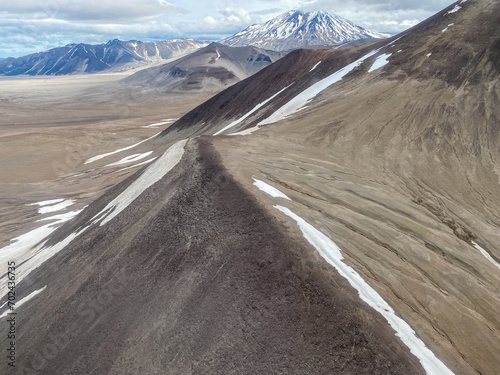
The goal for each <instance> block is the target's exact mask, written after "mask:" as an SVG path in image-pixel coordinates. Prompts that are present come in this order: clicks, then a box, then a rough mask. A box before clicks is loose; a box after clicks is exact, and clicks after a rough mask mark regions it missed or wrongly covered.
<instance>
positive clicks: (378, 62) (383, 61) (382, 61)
mask: <svg viewBox="0 0 500 375" xmlns="http://www.w3.org/2000/svg"><path fill="white" fill-rule="evenodd" d="M391 55H392V53H384V54H383V55H380V56H378V57H377V58H376V59H375V61H374V62H373V64H372V66H371V68H370V69H369V70H368V73H371V72H373V71H374V70H377V69H380V68H382V67H383V66H385V65H387V64H388V63H389V60H387V59H388V58H389V57H391Z"/></svg>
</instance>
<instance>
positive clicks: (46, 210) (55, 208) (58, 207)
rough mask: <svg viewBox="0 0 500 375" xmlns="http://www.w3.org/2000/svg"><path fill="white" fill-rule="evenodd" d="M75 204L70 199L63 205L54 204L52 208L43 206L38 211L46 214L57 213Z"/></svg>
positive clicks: (62, 203)
mask: <svg viewBox="0 0 500 375" xmlns="http://www.w3.org/2000/svg"><path fill="white" fill-rule="evenodd" d="M74 203H75V201H74V200H71V199H68V200H66V201H63V202H61V203H57V204H54V205H52V206H42V207H40V208H39V209H38V213H40V214H46V213H49V212H56V211H61V210H63V209H65V208H66V207H69V206H72V205H73V204H74Z"/></svg>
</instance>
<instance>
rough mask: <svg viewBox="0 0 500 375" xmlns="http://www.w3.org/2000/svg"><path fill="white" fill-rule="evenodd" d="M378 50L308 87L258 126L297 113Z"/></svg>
mask: <svg viewBox="0 0 500 375" xmlns="http://www.w3.org/2000/svg"><path fill="white" fill-rule="evenodd" d="M378 51H379V50H375V51H372V52H369V53H367V54H366V55H364V56H363V57H361V58H360V59H358V60H356V61H354V62H353V63H351V64H349V65H347V66H345V67H343V68H342V69H340V70H338V71H336V72H335V73H333V74H331V75H329V76H328V77H326V78H323V79H322V80H321V81H319V82H317V83H315V84H314V85H312V86H310V87H308V88H307V89H305V90H304V91H302V92H301V93H300V94H298V95H297V96H295V97H294V98H293V99H292V100H290V101H289V102H288V103H286V104H284V105H283V106H282V107H280V108H278V109H277V110H276V111H275V112H274V113H273V114H272V115H271V116H269V117H268V118H266V119H264V120H262V121H261V122H259V125H266V124H272V123H274V122H277V121H279V120H282V119H284V118H286V117H288V116H290V115H291V114H293V113H295V112H297V111H298V110H299V109H300V108H302V107H304V106H305V105H306V104H307V103H308V102H309V101H310V100H312V99H313V98H314V97H315V96H316V95H318V94H319V93H320V92H322V91H323V90H325V89H326V88H328V87H330V86H331V85H333V84H334V83H336V82H339V81H340V80H341V79H342V78H344V77H345V76H346V75H347V74H348V73H350V72H351V71H352V70H353V69H354V68H356V67H357V66H359V65H360V64H361V63H362V62H363V61H365V60H366V59H368V58H369V57H371V56H373V55H374V54H376V53H377V52H378Z"/></svg>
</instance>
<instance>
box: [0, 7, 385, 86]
mask: <svg viewBox="0 0 500 375" xmlns="http://www.w3.org/2000/svg"><path fill="white" fill-rule="evenodd" d="M389 36H390V35H388V34H381V33H376V32H371V31H368V30H365V29H363V28H362V27H360V26H357V25H355V24H354V23H352V22H351V21H349V20H346V19H344V18H342V17H339V16H336V15H332V14H328V13H326V12H308V13H305V12H301V11H296V10H293V11H290V12H288V13H284V14H282V15H280V16H278V17H276V18H274V19H272V20H270V21H268V22H266V23H263V24H258V25H252V26H249V27H248V28H246V29H245V30H243V31H241V32H239V33H237V34H235V35H233V36H231V37H229V38H227V39H224V40H223V41H221V42H220V43H222V44H224V45H226V46H229V47H248V46H254V47H258V48H261V49H262V50H272V51H278V52H289V51H291V50H294V49H299V48H335V47H340V46H342V47H346V46H351V45H359V44H363V43H367V42H370V41H373V40H376V39H381V38H386V37H389ZM208 44H209V42H202V41H196V40H193V39H174V40H167V41H162V42H151V43H143V42H140V41H136V40H132V41H121V40H119V39H115V40H112V41H109V42H107V43H105V44H98V45H90V44H83V43H80V44H68V45H66V46H64V47H58V48H53V49H50V50H48V51H45V52H39V53H34V54H31V55H27V56H23V57H19V58H7V59H4V60H3V61H2V60H1V59H0V75H8V76H12V75H31V76H36V75H64V74H81V73H96V72H101V71H104V70H111V71H116V70H122V69H128V68H131V67H135V66H138V65H142V64H145V63H150V62H158V61H162V60H165V59H171V58H176V57H178V58H180V57H183V56H185V55H187V54H189V53H193V52H195V51H197V50H198V49H200V48H202V47H205V46H207V45H208ZM219 48H220V47H219ZM240 52H241V51H240ZM259 53H260V52H259ZM202 65H203V64H202ZM230 70H231V69H230ZM240 75H241V74H240Z"/></svg>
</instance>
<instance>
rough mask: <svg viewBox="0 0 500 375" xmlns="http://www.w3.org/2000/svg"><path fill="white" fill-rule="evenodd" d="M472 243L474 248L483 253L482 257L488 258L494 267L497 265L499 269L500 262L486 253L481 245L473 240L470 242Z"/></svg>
mask: <svg viewBox="0 0 500 375" xmlns="http://www.w3.org/2000/svg"><path fill="white" fill-rule="evenodd" d="M472 244H473V245H474V247H475V248H476V249H478V250H479V251H480V252H481V254H483V255H484V257H485V258H486V259H488V260H489V261H490V262H491V263H493V264H494V265H495V267H497V268H498V269H499V270H500V263H498V262H497V261H496V260H495V259H493V257H492V256H491V255H490V253H488V252H487V251H486V250H484V249H483V248H482V247H481V246H479V245H478V244H477V243H475V242H472Z"/></svg>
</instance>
